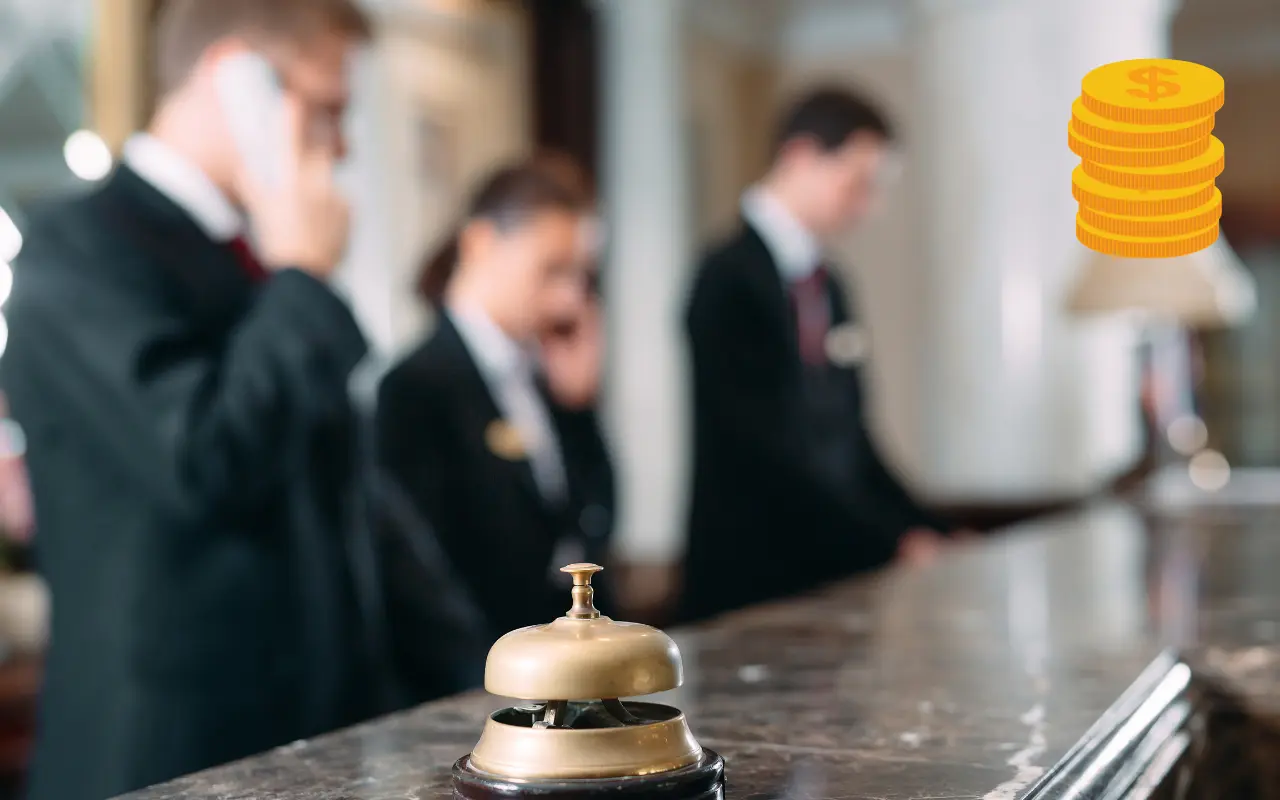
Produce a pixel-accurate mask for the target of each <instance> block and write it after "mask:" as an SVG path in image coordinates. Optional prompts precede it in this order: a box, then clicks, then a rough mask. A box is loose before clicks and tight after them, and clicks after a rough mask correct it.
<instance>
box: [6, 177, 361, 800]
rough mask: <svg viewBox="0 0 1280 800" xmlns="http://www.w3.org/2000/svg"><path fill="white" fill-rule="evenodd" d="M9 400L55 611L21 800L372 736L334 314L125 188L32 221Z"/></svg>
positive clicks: (353, 351) (154, 199)
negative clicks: (255, 272)
mask: <svg viewBox="0 0 1280 800" xmlns="http://www.w3.org/2000/svg"><path fill="white" fill-rule="evenodd" d="M15 275H16V278H15V282H14V290H13V297H12V299H11V300H10V302H9V306H8V308H7V309H6V316H7V318H8V321H9V326H10V341H9V347H8V351H7V352H6V353H5V357H4V359H3V365H2V367H0V380H2V382H3V388H4V391H5V392H6V393H7V395H8V397H9V399H10V402H11V404H12V408H13V414H14V416H15V418H16V419H17V420H18V421H19V422H20V423H21V424H22V426H23V428H24V429H25V431H26V434H27V437H28V442H29V448H28V455H29V465H30V469H31V477H32V483H33V488H34V495H35V506H36V516H37V518H38V520H39V525H40V530H39V533H38V535H37V538H36V549H37V553H36V557H37V561H38V566H39V569H40V571H41V573H42V574H43V575H44V577H45V578H46V579H47V581H48V583H49V585H50V587H51V589H52V598H53V617H52V631H51V637H52V649H51V651H50V653H49V655H48V660H47V673H46V677H45V686H44V693H43V698H42V704H41V716H40V730H39V740H38V744H37V749H36V755H35V763H34V774H33V783H32V787H31V797H33V798H37V800H43V799H44V798H48V799H49V800H79V799H80V798H85V799H86V800H87V799H89V798H102V797H106V796H109V795H115V794H117V793H120V792H125V791H127V790H131V789H134V788H137V787H141V786H144V785H148V784H152V783H155V782H158V781H162V780H165V779H169V778H172V777H175V776H178V775H181V774H184V773H188V772H192V771H194V770H199V769H202V768H205V767H209V766H212V765H215V764H218V763H220V762H225V761H228V760H232V759H235V758H239V757H241V756H247V755H250V754H252V753H255V752H259V751H262V750H265V749H267V748H270V747H272V746H275V745H279V744H283V743H286V742H289V741H292V740H294V739H297V738H299V737H306V736H311V735H314V734H318V733H321V732H323V731H326V730H329V729H332V728H335V727H338V726H340V725H343V724H346V723H349V722H352V721H355V720H357V719H359V718H360V717H362V716H363V715H364V714H365V713H366V711H367V709H368V705H367V704H366V702H365V701H366V697H365V693H366V692H367V691H368V689H369V688H370V680H369V678H368V667H369V661H370V658H371V654H370V653H368V652H367V650H366V648H365V647H364V644H365V639H364V637H363V633H362V625H363V621H362V617H361V614H360V613H359V611H358V604H357V602H356V596H357V591H356V588H355V582H354V580H353V577H352V574H351V572H350V570H349V560H348V552H347V551H348V547H349V546H350V542H349V541H348V538H349V537H348V535H347V533H346V532H347V531H349V530H350V526H349V524H348V523H349V522H350V519H349V518H348V517H347V513H348V510H349V509H348V506H347V500H348V499H349V489H350V480H351V478H352V474H351V465H352V459H351V456H352V453H351V442H352V426H351V414H350V407H349V402H348V396H347V387H346V384H347V379H348V375H349V373H350V372H351V370H352V368H353V366H354V365H355V364H356V363H357V362H358V361H359V360H360V359H361V358H362V356H363V355H364V353H365V342H364V339H363V337H362V336H361V333H360V331H359V329H358V327H357V326H356V323H355V321H354V320H353V318H352V316H351V313H350V312H349V310H348V309H347V307H346V305H345V304H344V303H343V302H342V301H340V300H339V299H338V298H337V297H336V296H335V295H334V294H333V293H332V292H331V291H330V290H329V289H328V288H327V287H326V286H324V285H323V284H322V283H320V282H318V281H316V280H315V279H314V278H312V277H310V276H309V275H307V274H305V273H303V272H299V271H295V270H286V271H283V272H280V273H278V274H276V275H275V276H274V277H272V278H271V279H270V280H269V281H267V282H265V283H264V284H262V285H261V286H254V285H252V283H251V282H250V279H249V278H248V277H247V276H246V274H245V273H244V272H243V271H242V268H241V267H240V265H239V263H238V262H237V260H236V258H235V257H234V256H233V254H232V252H231V250H230V249H229V248H227V247H226V246H224V245H219V244H216V243H214V242H212V241H211V240H210V239H208V238H207V237H206V236H205V234H204V233H203V232H202V231H201V230H200V229H199V228H198V227H197V226H196V224H195V223H194V222H193V220H192V219H191V218H190V217H188V216H187V215H186V214H185V213H184V212H183V211H182V210H180V209H179V208H178V207H177V206H176V205H174V204H173V203H172V202H170V201H169V200H168V199H167V198H166V197H164V196H163V195H162V194H160V193H159V192H158V191H156V190H155V189H154V188H153V187H151V186H150V185H149V184H147V183H146V182H144V181H143V180H142V179H141V178H139V177H138V176H137V175H136V174H135V173H133V172H131V171H130V170H129V169H127V168H123V167H122V168H120V169H119V170H118V171H117V172H116V173H115V175H114V176H113V177H111V178H110V179H109V180H108V181H107V182H106V183H105V184H104V185H102V186H101V187H100V188H98V189H96V190H95V191H93V192H91V193H90V194H88V195H87V196H84V197H81V198H78V199H74V200H71V201H68V202H62V203H58V204H55V205H53V206H51V207H49V208H47V209H45V210H44V212H43V213H39V214H37V215H34V216H33V217H32V224H31V227H30V229H29V231H28V235H27V238H26V246H25V249H24V250H23V253H22V257H21V259H20V260H19V262H18V264H17V266H16V267H15Z"/></svg>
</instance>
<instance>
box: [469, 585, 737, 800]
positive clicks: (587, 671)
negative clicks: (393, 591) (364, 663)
mask: <svg viewBox="0 0 1280 800" xmlns="http://www.w3.org/2000/svg"><path fill="white" fill-rule="evenodd" d="M601 569H602V568H601V567H599V566H596V565H595V564H570V565H569V566H567V567H564V568H563V569H562V570H561V571H562V572H567V573H569V574H570V575H572V576H573V589H572V597H573V606H572V608H570V609H569V611H568V613H566V614H565V615H564V616H563V617H560V618H559V619H557V620H554V621H553V622H551V623H548V624H546V625H533V626H530V627H527V628H521V629H519V630H515V631H511V632H510V633H508V634H506V635H505V636H503V637H502V638H501V639H499V640H498V641H497V642H495V643H494V645H493V647H492V648H491V649H490V650H489V657H488V660H487V661H486V663H485V674H484V688H485V689H486V690H487V691H488V692H490V693H491V694H495V695H498V696H500V697H510V698H516V699H518V700H519V701H521V704H520V705H516V706H513V707H510V708H504V709H502V710H500V711H496V712H494V713H493V714H492V715H490V717H489V719H488V720H486V721H485V725H484V730H483V732H482V733H481V735H480V741H479V742H477V743H476V746H475V748H474V750H473V751H472V752H471V754H470V755H468V756H464V757H463V758H461V759H460V760H459V761H458V763H457V764H455V765H454V790H455V794H457V795H458V796H460V797H464V798H470V799H472V800H488V799H489V798H495V797H511V796H516V795H521V794H533V795H539V796H543V797H553V796H554V797H562V796H563V797H579V796H581V797H589V796H594V795H597V794H609V795H610V796H613V797H616V796H618V794H619V793H621V794H623V795H632V794H633V793H635V794H636V795H644V796H654V795H655V794H661V795H664V796H671V797H680V798H719V797H722V796H723V786H724V762H723V760H722V759H721V758H720V756H718V755H717V754H715V753H714V752H712V751H710V750H706V749H704V748H702V747H701V746H700V745H699V744H698V742H697V741H696V740H695V739H694V738H693V734H692V732H691V731H690V730H689V724H688V722H687V721H686V720H685V716H684V714H683V713H682V712H681V711H680V710H679V709H676V708H672V707H670V706H664V705H660V704H658V703H644V702H632V701H624V700H623V699H622V698H629V697H637V696H642V695H649V694H654V693H656V692H664V691H667V690H670V689H674V688H676V687H677V686H679V685H680V684H681V683H683V681H684V669H683V667H682V665H681V662H680V651H679V649H678V648H677V647H676V643H675V642H673V641H672V640H671V637H669V636H667V635H666V634H665V633H663V632H662V631H660V630H658V629H657V628H652V627H650V626H648V625H641V624H638V623H634V622H615V621H614V620H612V619H610V618H609V617H606V616H603V615H601V614H600V612H599V611H598V610H596V607H595V605H594V603H593V595H594V590H593V589H592V588H591V577H592V576H593V575H594V574H595V573H597V572H599V571H600V570H601Z"/></svg>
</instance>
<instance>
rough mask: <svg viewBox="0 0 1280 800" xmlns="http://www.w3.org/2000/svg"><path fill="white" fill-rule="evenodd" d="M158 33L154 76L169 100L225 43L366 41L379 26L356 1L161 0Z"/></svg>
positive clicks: (156, 34)
mask: <svg viewBox="0 0 1280 800" xmlns="http://www.w3.org/2000/svg"><path fill="white" fill-rule="evenodd" d="M155 30H156V33H155V52H154V57H155V61H154V64H155V76H154V77H155V81H156V89H157V90H158V92H159V94H160V95H161V96H163V95H165V94H168V93H169V92H172V91H173V90H174V89H176V88H178V87H179V86H181V85H182V84H183V83H184V82H185V81H186V80H187V78H188V77H189V76H190V75H191V71H192V69H194V68H195V65H196V64H197V63H198V62H199V60H200V57H201V56H202V55H204V51H205V50H207V49H209V47H210V45H212V44H213V43H214V42H216V41H218V40H219V39H223V38H226V37H228V36H243V37H245V38H246V39H249V40H253V39H257V38H265V39H272V40H279V41H286V42H290V43H305V42H306V41H307V40H308V39H309V38H310V37H312V36H315V35H316V34H319V33H326V32H330V31H333V32H336V33H340V34H345V35H347V36H350V37H352V38H354V39H357V40H360V41H364V40H367V39H369V38H370V37H371V36H372V35H373V24H372V23H371V22H370V20H369V17H368V16H366V14H365V13H364V11H362V10H361V9H360V6H359V4H358V3H357V2H356V0H161V5H160V6H159V7H158V8H157V9H156V12H155Z"/></svg>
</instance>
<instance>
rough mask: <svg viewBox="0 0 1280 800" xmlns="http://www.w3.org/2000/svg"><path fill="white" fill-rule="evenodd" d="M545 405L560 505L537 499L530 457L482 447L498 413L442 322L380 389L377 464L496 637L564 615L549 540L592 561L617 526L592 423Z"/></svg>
mask: <svg viewBox="0 0 1280 800" xmlns="http://www.w3.org/2000/svg"><path fill="white" fill-rule="evenodd" d="M548 408H549V410H550V412H551V415H552V421H553V424H554V425H555V428H556V431H557V433H558V435H559V439H560V445H561V448H562V450H563V454H564V465H565V472H566V478H567V480H568V500H567V502H566V503H565V504H564V505H563V506H562V507H553V506H552V505H550V504H548V502H547V501H545V500H544V499H543V497H542V495H541V493H540V492H539V490H538V486H537V484H536V483H535V481H534V477H533V470H532V468H531V466H530V464H529V462H528V461H527V460H523V459H519V460H511V459H509V458H503V457H502V456H500V455H498V454H496V453H494V452H493V451H492V450H491V449H490V447H489V445H488V444H487V442H486V433H485V432H486V430H487V429H488V428H489V426H490V424H492V423H493V422H495V421H496V420H500V419H501V418H502V414H501V412H500V411H499V409H498V406H497V404H496V402H495V401H494V398H493V397H492V396H491V394H490V393H489V389H488V387H487V386H486V385H485V382H484V378H483V376H482V375H481V373H480V369H479V367H478V366H477V364H476V362H475V361H474V359H473V358H472V356H471V353H470V352H469V351H468V350H467V347H466V345H465V344H464V342H463V340H462V337H461V336H460V335H459V333H458V330H457V328H456V327H455V326H454V324H453V322H452V321H451V320H450V319H449V317H448V315H447V314H442V315H441V319H440V323H439V325H438V327H437V328H436V330H435V332H434V333H433V334H432V335H431V337H430V338H429V339H428V340H427V341H426V342H425V343H424V344H422V345H421V346H420V347H418V348H417V349H416V350H415V351H413V352H412V353H411V354H410V355H409V356H408V357H406V358H405V359H404V361H403V362H401V363H400V364H399V365H398V366H396V367H395V368H394V369H393V370H391V372H389V373H388V374H387V376H386V377H385V378H384V379H383V381H382V387H381V390H380V392H379V422H378V431H379V432H378V440H379V446H380V450H381V453H382V458H383V462H384V464H385V465H386V468H387V470H388V472H389V473H390V474H391V475H392V476H394V478H395V480H396V481H397V482H398V483H399V484H400V485H401V486H402V487H404V490H405V492H406V494H407V495H408V496H409V497H410V498H412V500H413V503H414V505H415V507H416V508H417V509H418V510H419V512H420V513H421V514H422V515H423V516H425V517H426V518H427V519H430V520H431V523H432V525H434V526H435V528H436V532H437V534H438V536H439V541H440V544H441V545H442V547H443V549H444V550H445V552H446V553H448V556H449V558H450V560H451V561H452V563H453V565H454V567H455V568H456V569H457V570H458V571H459V573H460V574H461V575H462V576H463V579H464V581H465V583H466V584H467V585H468V587H469V588H470V592H471V595H472V596H473V597H474V598H475V600H476V602H477V603H478V604H479V605H480V607H481V609H482V610H483V612H484V614H485V617H486V618H487V620H488V622H489V629H490V631H491V632H492V633H493V634H494V635H500V634H502V633H506V632H507V631H509V630H513V629H515V628H519V627H523V626H525V625H533V624H541V623H545V622H550V621H551V620H553V619H555V618H556V617H560V616H563V615H564V613H565V612H566V611H567V610H568V608H569V605H570V598H569V592H568V590H567V588H566V587H565V586H563V585H561V584H560V583H559V582H555V581H552V580H550V579H549V577H548V569H549V568H551V567H557V568H558V567H560V566H563V565H560V564H556V565H552V564H551V559H552V557H553V553H554V551H555V548H556V545H557V543H558V542H559V541H560V540H561V539H562V538H563V537H573V538H576V539H578V540H579V541H580V542H581V543H582V544H583V545H584V547H585V550H586V554H587V557H588V558H589V559H593V560H596V559H603V558H604V556H605V554H606V548H607V545H608V540H609V537H610V533H611V531H612V527H613V525H612V517H613V474H612V470H611V467H610V462H609V458H608V455H607V452H606V450H605V447H604V443H603V441H602V439H601V437H600V433H599V430H598V428H597V426H596V420H595V417H594V414H591V413H587V412H581V413H570V412H567V411H565V410H563V409H559V408H557V407H556V406H555V405H554V404H551V403H548ZM604 586H607V584H604V585H602V587H601V589H602V591H601V592H598V593H597V597H598V598H599V599H600V602H599V603H598V605H600V607H601V609H602V610H603V609H604V608H605V607H606V605H607V594H605V593H604V592H603V589H604ZM393 635H394V636H396V637H398V634H393Z"/></svg>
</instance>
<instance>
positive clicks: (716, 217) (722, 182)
mask: <svg viewBox="0 0 1280 800" xmlns="http://www.w3.org/2000/svg"><path fill="white" fill-rule="evenodd" d="M687 45H688V62H687V63H688V74H689V77H690V86H689V105H690V109H689V120H690V126H691V130H690V148H691V151H692V152H691V154H690V155H691V163H692V171H693V178H694V180H693V187H692V191H693V195H694V199H695V201H696V203H697V205H696V214H697V226H696V228H695V232H696V234H697V237H698V241H699V242H706V241H708V240H710V239H713V238H715V237H717V236H720V235H723V234H724V232H725V231H726V230H727V229H729V228H731V227H732V225H733V224H734V222H735V220H736V219H737V214H738V198H739V196H740V195H741V194H742V190H743V188H744V187H746V186H747V185H748V184H749V183H750V182H751V181H752V180H754V179H755V178H756V177H757V176H759V174H760V173H761V172H762V171H763V170H764V166H765V159H766V157H767V151H768V146H769V137H770V133H771V131H772V128H773V95H774V91H775V88H774V87H775V83H776V69H775V66H774V64H773V63H772V61H771V60H770V59H768V58H766V57H763V56H760V55H756V54H753V53H751V52H749V51H747V50H745V49H743V48H741V47H734V46H732V45H730V44H726V43H725V42H723V41H721V40H719V39H717V38H715V37H713V36H708V35H706V34H702V33H699V32H697V31H694V32H692V33H690V34H689V38H688V40H687Z"/></svg>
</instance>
